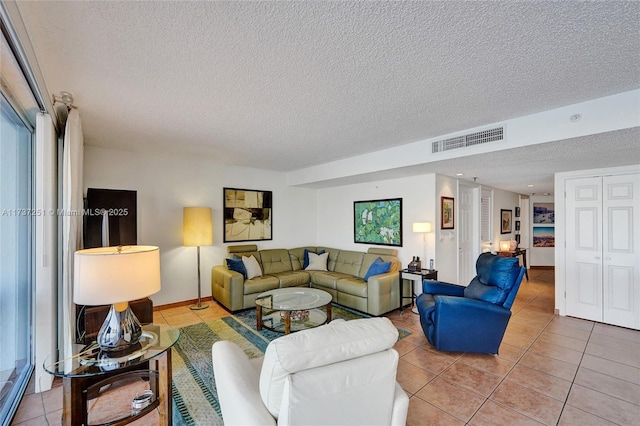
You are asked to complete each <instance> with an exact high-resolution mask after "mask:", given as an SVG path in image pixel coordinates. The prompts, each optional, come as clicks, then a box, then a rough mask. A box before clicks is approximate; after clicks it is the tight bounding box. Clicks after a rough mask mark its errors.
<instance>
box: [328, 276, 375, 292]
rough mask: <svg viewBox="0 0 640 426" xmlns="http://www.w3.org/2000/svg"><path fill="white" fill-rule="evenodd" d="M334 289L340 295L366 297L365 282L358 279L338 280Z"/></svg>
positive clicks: (367, 287)
mask: <svg viewBox="0 0 640 426" xmlns="http://www.w3.org/2000/svg"><path fill="white" fill-rule="evenodd" d="M336 288H337V289H338V291H339V292H341V293H346V294H351V295H353V296H358V297H367V290H368V289H369V286H367V282H366V281H365V280H363V279H362V278H360V277H353V276H350V277H347V278H340V279H339V280H338V282H337V283H336Z"/></svg>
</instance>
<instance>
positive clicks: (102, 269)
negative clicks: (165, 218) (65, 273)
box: [73, 246, 160, 305]
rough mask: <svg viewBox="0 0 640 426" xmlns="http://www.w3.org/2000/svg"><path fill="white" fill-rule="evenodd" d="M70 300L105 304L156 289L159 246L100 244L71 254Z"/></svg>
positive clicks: (143, 295) (158, 281)
mask: <svg viewBox="0 0 640 426" xmlns="http://www.w3.org/2000/svg"><path fill="white" fill-rule="evenodd" d="M73 277H74V279H73V301H74V302H75V303H77V304H79V305H109V304H114V303H122V302H129V301H131V300H136V299H141V298H143V297H147V296H150V295H152V294H154V293H157V292H158V291H160V249H158V247H154V246H122V247H100V248H94V249H86V250H78V251H77V252H75V256H74V269H73Z"/></svg>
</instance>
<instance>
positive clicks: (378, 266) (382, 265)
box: [364, 258, 391, 281]
mask: <svg viewBox="0 0 640 426" xmlns="http://www.w3.org/2000/svg"><path fill="white" fill-rule="evenodd" d="M390 268H391V262H384V261H383V260H382V259H381V258H377V259H376V260H375V261H374V262H373V263H372V264H371V266H369V270H368V271H367V273H366V274H365V276H364V280H365V281H369V277H370V276H372V275H380V274H386V273H387V272H389V269H390Z"/></svg>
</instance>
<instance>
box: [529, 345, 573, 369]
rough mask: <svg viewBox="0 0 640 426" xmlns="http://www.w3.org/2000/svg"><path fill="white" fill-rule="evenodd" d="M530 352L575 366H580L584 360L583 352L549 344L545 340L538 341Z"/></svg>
mask: <svg viewBox="0 0 640 426" xmlns="http://www.w3.org/2000/svg"><path fill="white" fill-rule="evenodd" d="M529 351H533V352H536V353H539V354H541V355H544V356H548V357H549V358H553V359H557V360H560V361H564V362H568V363H569V364H575V365H578V364H580V360H581V359H582V352H579V351H574V350H573V349H567V348H565V347H562V346H558V345H554V344H552V343H547V342H545V341H543V340H537V341H536V342H535V343H534V344H533V345H531V348H530V349H529Z"/></svg>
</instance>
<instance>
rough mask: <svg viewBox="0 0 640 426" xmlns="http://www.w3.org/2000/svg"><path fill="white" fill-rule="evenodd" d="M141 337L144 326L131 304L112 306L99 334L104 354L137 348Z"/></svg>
mask: <svg viewBox="0 0 640 426" xmlns="http://www.w3.org/2000/svg"><path fill="white" fill-rule="evenodd" d="M125 306H126V307H125ZM140 336H142V326H141V325H140V322H139V321H138V318H136V316H135V314H134V313H133V311H132V310H131V307H130V306H129V303H126V302H125V303H118V304H115V305H111V309H109V313H108V314H107V318H106V319H105V320H104V323H103V324H102V327H100V331H99V332H98V339H97V342H98V346H100V349H101V350H102V351H104V352H120V351H125V350H127V349H130V348H131V347H132V346H135V345H136V344H137V343H138V342H139V341H140Z"/></svg>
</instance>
